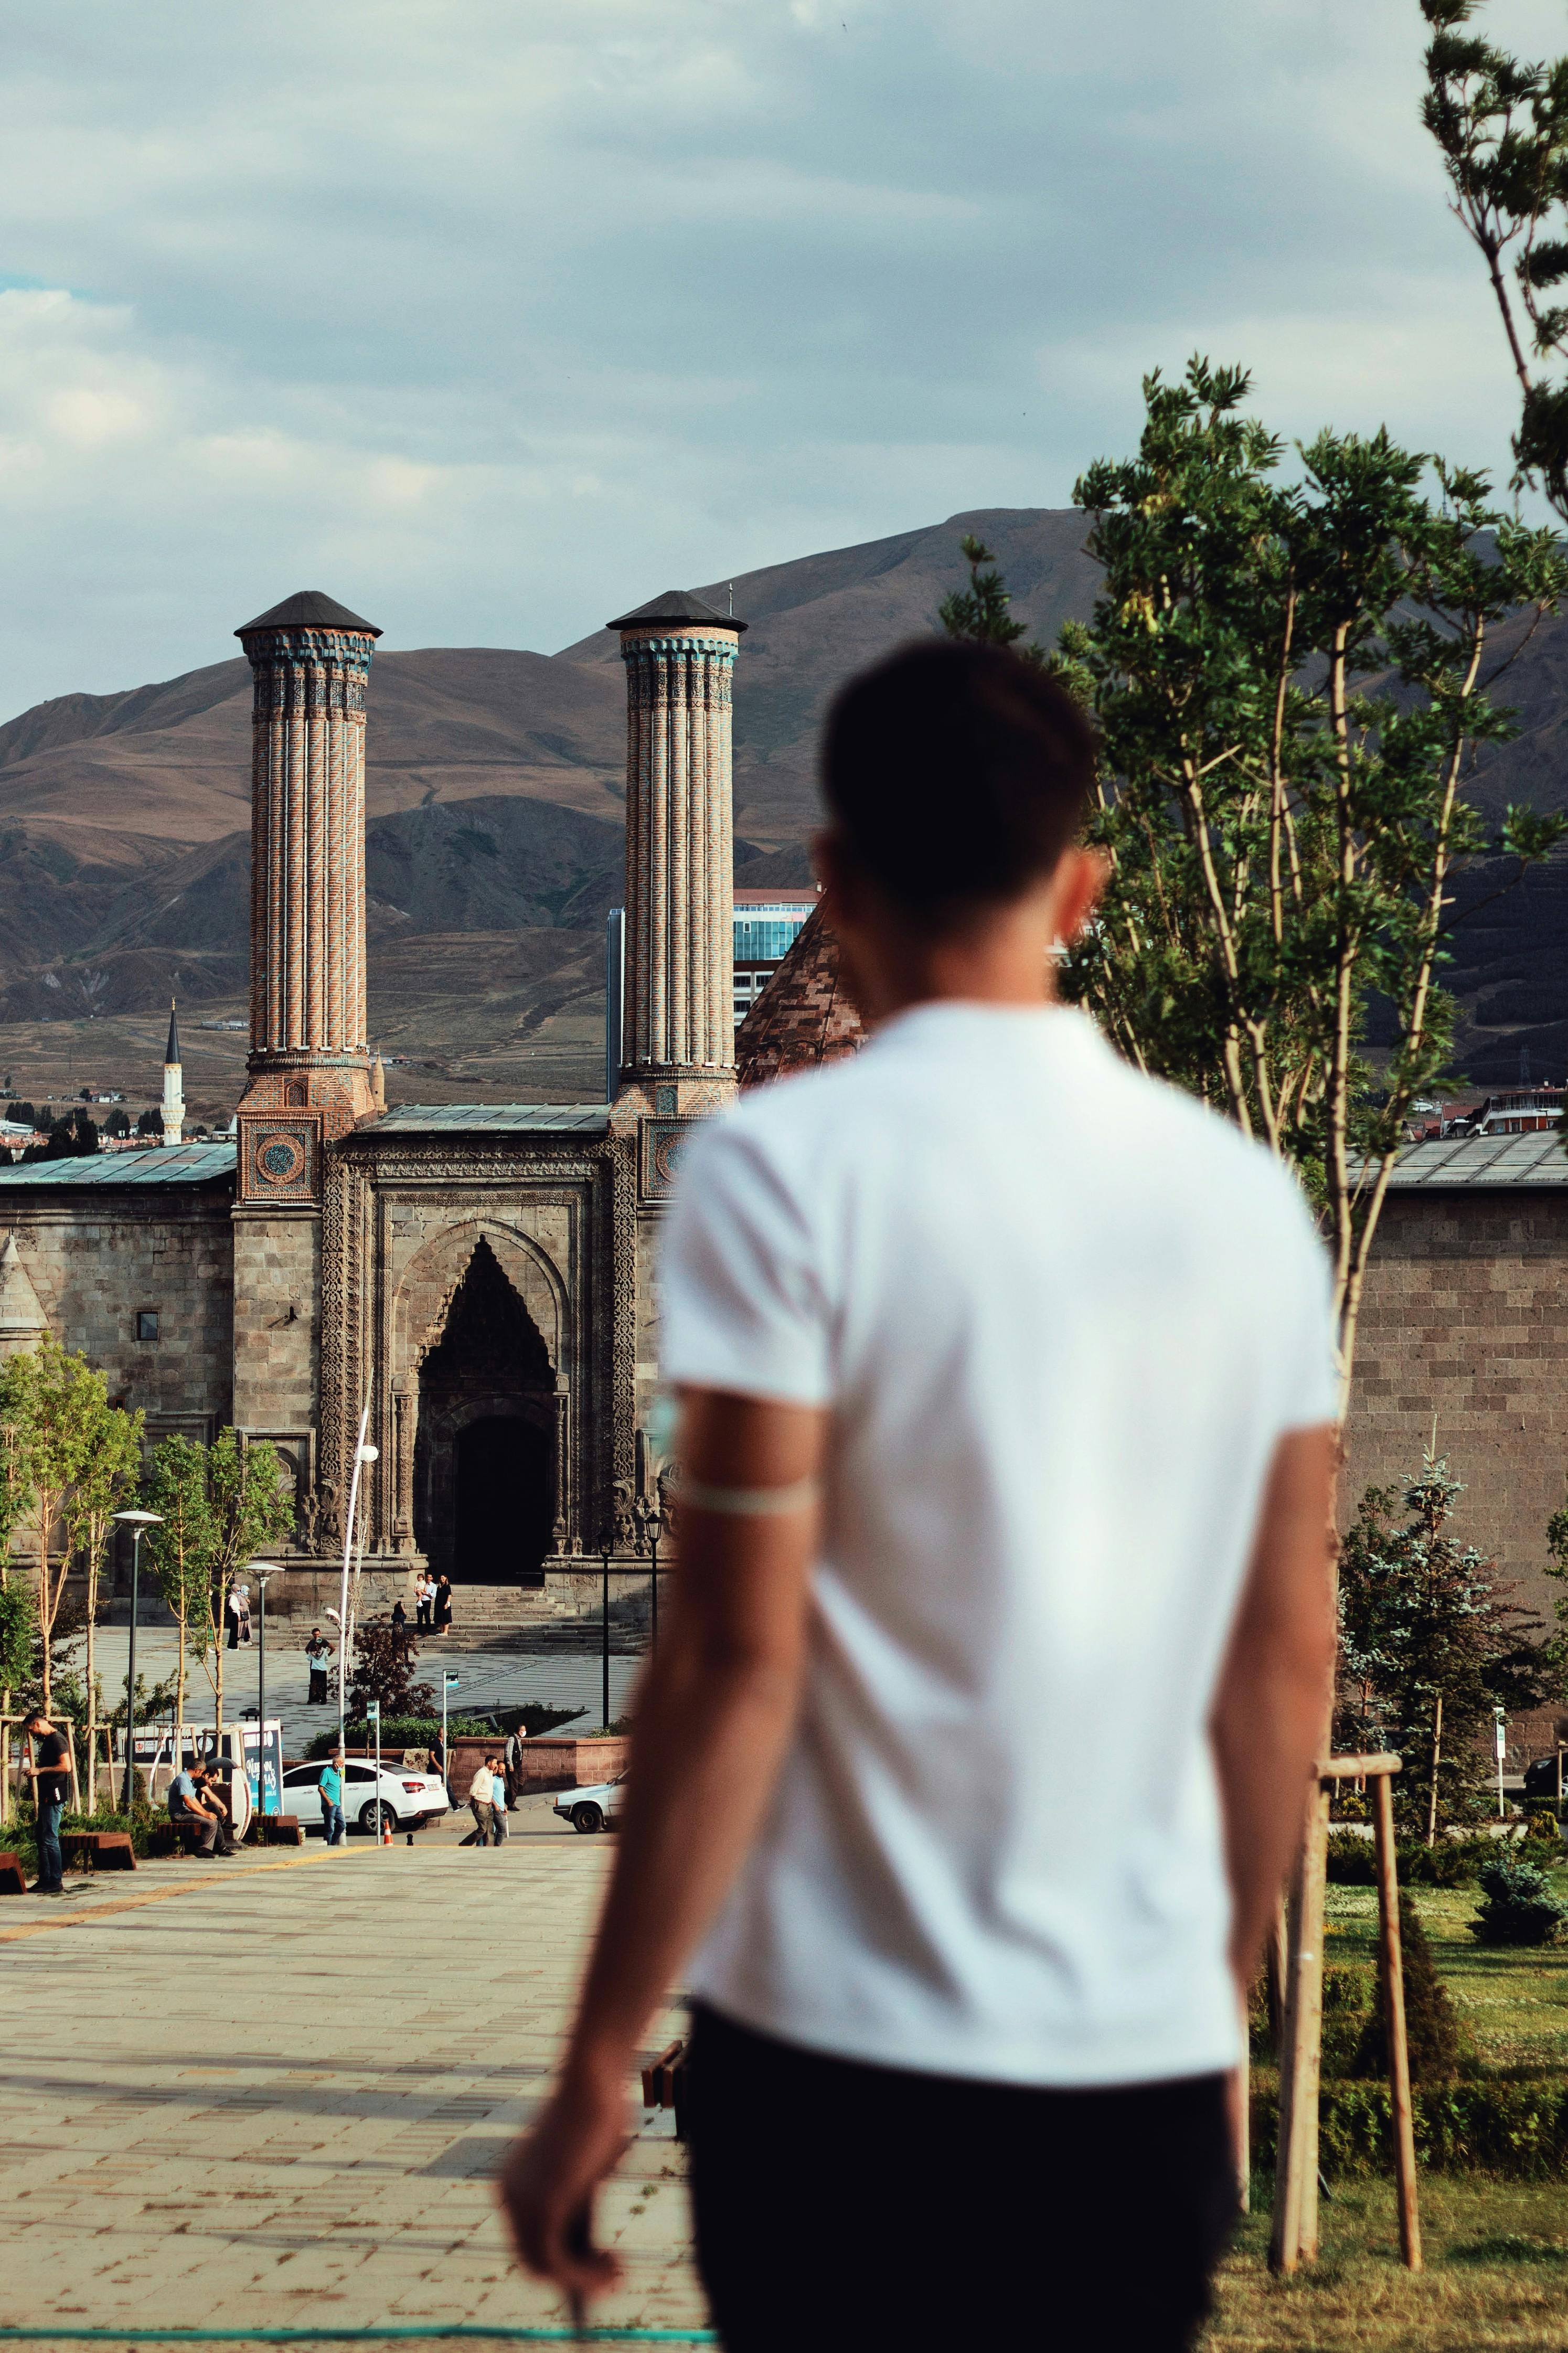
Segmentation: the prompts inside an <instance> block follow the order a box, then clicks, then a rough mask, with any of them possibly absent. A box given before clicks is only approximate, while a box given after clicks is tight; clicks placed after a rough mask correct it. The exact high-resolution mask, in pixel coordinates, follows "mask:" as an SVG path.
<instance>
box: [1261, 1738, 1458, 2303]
mask: <svg viewBox="0 0 1568 2353" xmlns="http://www.w3.org/2000/svg"><path fill="white" fill-rule="evenodd" d="M1399 1768H1400V1760H1399V1758H1398V1757H1392V1756H1388V1755H1386V1754H1382V1753H1380V1754H1378V1755H1376V1756H1369V1757H1328V1758H1327V1759H1326V1760H1325V1761H1324V1762H1323V1763H1322V1764H1321V1765H1320V1766H1319V1767H1318V1768H1317V1772H1318V1787H1317V1791H1316V1795H1315V1798H1314V1801H1313V1804H1312V1807H1311V1810H1310V1813H1309V1815H1308V1820H1307V1833H1306V1836H1305V1838H1304V1839H1303V1841H1302V1842H1301V1851H1300V1857H1299V1859H1298V1862H1297V1866H1296V1880H1295V1884H1294V1886H1293V1887H1292V1890H1291V1896H1290V1905H1289V1924H1290V1925H1289V1969H1288V1971H1287V1975H1286V1979H1285V2022H1284V2033H1283V2037H1282V2039H1281V2044H1280V2052H1279V2151H1278V2154H1277V2156H1276V2158H1275V2168H1274V2222H1273V2229H1272V2231H1271V2232H1270V2235H1269V2243H1268V2263H1269V2268H1270V2269H1271V2270H1272V2271H1276V2272H1293V2271H1295V2270H1296V2269H1297V2268H1298V2266H1299V2265H1300V2264H1301V2263H1312V2262H1315V2261H1316V2259H1317V2253H1318V2092H1319V2079H1320V2075H1321V2066H1322V2046H1323V1908H1324V1895H1325V1890H1326V1883H1327V1865H1328V1842H1329V1808H1330V1803H1331V1798H1332V1793H1333V1788H1334V1784H1335V1783H1336V1782H1338V1781H1373V1782H1375V1783H1376V1785H1377V1797H1376V1800H1375V1809H1376V1810H1375V1814H1374V1821H1375V1827H1376V1840H1377V1909H1378V1928H1379V1934H1380V1936H1381V1939H1382V1949H1383V1960H1384V1971H1383V1975H1384V1986H1385V1988H1386V1992H1385V1995H1384V2000H1385V2002H1386V2005H1387V2008H1386V2010H1385V2014H1384V2022H1385V2025H1386V2028H1387V2032H1388V2052H1389V2059H1388V2066H1389V2088H1390V2092H1391V2094H1392V2097H1393V2102H1394V2175H1395V2179H1396V2182H1397V2185H1398V2190H1399V2243H1400V2252H1401V2253H1402V2255H1403V2257H1404V2260H1405V2264H1406V2265H1407V2267H1408V2268H1409V2269H1410V2270H1411V2271H1419V2270H1420V2268H1421V2226H1420V2221H1419V2218H1418V2215H1417V2212H1416V2201H1415V2123H1414V2117H1413V2115H1412V2111H1411V2105H1410V2053H1409V2048H1408V2044H1407V2042H1406V2040H1405V1976H1404V1968H1403V1964H1402V1960H1401V1957H1400V1947H1399V1886H1398V1879H1397V1874H1396V1870H1395V1860H1394V1802H1393V1799H1392V1796H1391V1794H1390V1791H1389V1786H1388V1784H1389V1776H1390V1775H1391V1774H1394V1773H1397V1772H1398V1771H1399Z"/></svg>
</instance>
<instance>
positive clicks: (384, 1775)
mask: <svg viewBox="0 0 1568 2353" xmlns="http://www.w3.org/2000/svg"><path fill="white" fill-rule="evenodd" d="M321 1771H322V1765H321V1760H320V1759H318V1760H317V1762H316V1763H315V1764H313V1765H290V1766H289V1769H288V1771H287V1772H286V1773H285V1774H284V1776H283V1811H284V1812H285V1813H286V1814H298V1815H299V1817H300V1820H301V1822H303V1824H304V1826H305V1829H306V1831H307V1832H309V1831H319V1830H320V1829H321V1798H320V1796H319V1795H318V1791H319V1788H320V1785H321ZM343 1782H344V1788H343V1822H344V1825H345V1826H346V1827H352V1826H353V1824H355V1823H357V1824H358V1825H359V1828H360V1829H361V1830H362V1831H370V1832H372V1833H373V1834H374V1831H375V1830H376V1829H377V1827H378V1825H377V1822H376V1818H375V1809H376V1795H377V1791H376V1778H375V1766H374V1761H371V1760H369V1759H366V1758H362V1757H350V1758H349V1759H348V1762H347V1763H346V1765H345V1766H344V1767H343ZM380 1797H381V1808H382V1815H383V1819H384V1820H385V1821H386V1822H387V1823H388V1825H389V1826H390V1827H391V1829H393V1830H394V1831H416V1830H420V1829H422V1828H423V1826H424V1825H425V1823H426V1822H435V1821H439V1820H440V1819H441V1816H442V1815H443V1814H444V1813H446V1812H447V1811H448V1810H449V1805H450V1800H449V1799H448V1798H447V1784H446V1783H445V1781H443V1780H442V1778H441V1777H440V1775H439V1774H438V1773H419V1772H416V1771H415V1769H414V1768H413V1767H412V1766H408V1765H388V1764H384V1765H383V1766H382V1768H381V1786H380Z"/></svg>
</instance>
